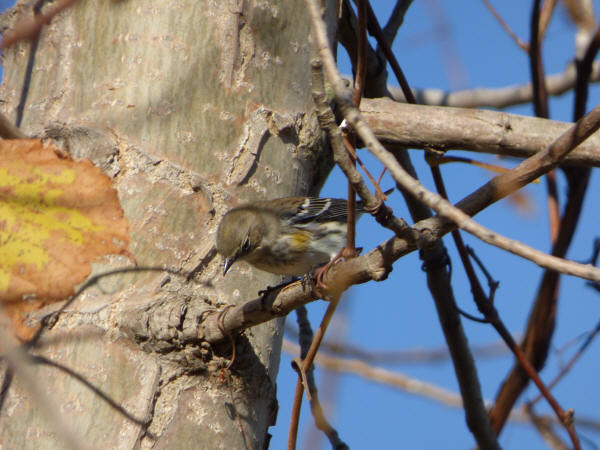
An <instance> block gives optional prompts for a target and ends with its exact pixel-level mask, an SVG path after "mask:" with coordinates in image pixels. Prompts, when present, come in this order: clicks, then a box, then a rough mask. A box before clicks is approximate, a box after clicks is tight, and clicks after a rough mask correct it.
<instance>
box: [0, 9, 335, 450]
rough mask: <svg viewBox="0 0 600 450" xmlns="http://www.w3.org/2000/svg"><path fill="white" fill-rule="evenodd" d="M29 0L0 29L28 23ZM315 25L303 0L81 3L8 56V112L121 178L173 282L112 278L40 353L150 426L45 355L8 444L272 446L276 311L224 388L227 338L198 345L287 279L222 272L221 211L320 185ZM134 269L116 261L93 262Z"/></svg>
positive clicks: (156, 262) (6, 417) (81, 303)
mask: <svg viewBox="0 0 600 450" xmlns="http://www.w3.org/2000/svg"><path fill="white" fill-rule="evenodd" d="M28 4H30V2H20V5H19V6H18V7H17V8H15V9H14V10H13V11H11V12H9V13H7V14H6V15H5V16H4V18H3V26H4V27H6V26H9V27H12V26H14V25H15V24H16V23H17V22H18V20H19V19H21V18H23V17H32V14H33V13H32V11H31V8H30V6H27V5H28ZM45 8H46V6H44V8H42V12H44V11H45ZM332 10H333V11H335V7H334V8H333V9H332ZM309 34H310V23H309V20H308V17H307V15H306V13H305V11H304V5H303V3H301V2H289V1H282V0H280V1H271V2H266V1H258V0H248V1H242V0H239V1H236V0H231V1H190V0H176V1H175V0H173V1H147V0H125V1H112V2H111V1H104V0H86V1H80V2H78V3H76V4H75V5H74V6H72V7H71V8H70V9H67V10H66V11H64V12H62V13H61V14H60V15H58V16H57V17H55V18H54V19H53V20H52V22H51V24H50V26H48V27H45V28H44V29H43V30H42V32H41V34H40V36H39V42H38V43H32V42H27V41H26V42H20V43H18V44H17V45H16V46H15V47H13V48H11V49H9V50H8V51H6V52H5V53H4V61H3V64H4V81H3V84H2V86H1V89H0V98H1V99H2V108H3V110H4V112H5V113H6V114H7V115H8V116H9V117H10V118H11V119H12V120H14V121H16V122H18V124H19V125H20V127H21V129H22V130H23V131H24V132H25V133H27V134H28V135H30V136H48V137H52V138H54V140H55V141H56V142H58V143H59V144H61V145H62V147H63V148H64V149H65V150H66V151H68V152H70V153H71V154H72V155H73V156H74V157H76V158H82V157H87V158H90V159H92V161H94V162H95V163H96V164H97V165H99V166H100V167H101V168H102V169H103V170H104V172H105V173H107V174H108V175H109V176H111V177H112V178H113V181H114V185H115V187H116V189H117V190H118V193H119V198H120V200H121V203H122V206H123V209H124V211H125V215H126V217H127V218H128V219H129V221H130V232H131V239H132V242H131V245H130V251H131V254H132V255H133V257H135V262H137V264H138V266H139V267H149V266H151V267H168V268H170V269H174V270H176V271H179V272H180V273H181V276H180V275H177V274H168V273H165V272H158V271H142V272H136V273H127V274H120V275H113V276H110V277H106V278H102V279H101V280H100V281H99V283H98V284H96V285H94V286H93V287H91V288H90V289H88V290H86V291H85V293H84V294H83V295H82V296H81V297H79V298H78V299H77V300H76V301H75V302H74V303H73V304H72V305H71V306H70V307H69V308H68V309H67V311H66V312H64V313H63V314H61V315H60V317H59V318H58V321H57V322H56V324H54V325H53V327H52V328H51V329H49V330H47V331H46V332H45V333H44V335H43V338H42V340H41V345H40V346H39V348H38V349H37V350H36V352H37V353H38V354H40V355H43V356H44V357H46V358H48V359H50V360H52V361H54V362H56V363H58V364H60V365H62V366H65V367H67V368H69V369H71V370H72V371H74V372H75V373H76V374H78V375H80V376H81V377H83V378H85V379H86V380H87V381H88V382H89V383H91V384H92V385H94V386H95V387H97V388H98V389H99V390H100V391H102V392H103V393H104V394H106V395H107V396H108V397H110V399H112V400H113V401H114V402H116V403H117V404H118V405H120V406H122V408H123V409H124V410H125V411H126V412H127V413H128V414H130V415H131V416H132V417H133V418H137V419H139V420H140V421H142V422H147V423H148V426H147V427H145V426H143V425H141V424H140V423H136V422H135V421H133V420H131V417H127V416H126V415H125V414H124V413H123V412H120V411H118V410H117V409H115V408H114V407H112V406H111V405H110V404H109V403H107V402H106V401H105V400H104V399H102V398H101V396H100V395H99V394H98V393H97V392H93V391H92V390H91V389H90V388H89V387H87V386H85V385H84V384H83V383H82V382H81V380H78V379H77V378H75V377H73V376H72V375H69V374H67V373H65V371H64V370H60V369H57V368H56V367H53V366H50V365H48V364H38V365H35V366H31V367H30V370H29V371H28V372H29V374H31V375H33V378H34V380H35V384H36V386H37V390H36V389H32V388H31V386H29V385H28V383H26V382H25V381H24V380H25V375H24V374H22V373H20V372H19V371H18V370H17V371H16V372H15V375H14V378H13V380H12V383H10V386H9V389H8V391H7V393H6V396H5V398H4V402H3V405H2V410H1V411H0V445H1V446H2V447H3V448H7V449H10V448H20V449H22V448H44V449H50V448H64V447H65V444H66V443H69V442H70V443H71V444H73V443H75V445H81V446H83V447H85V448H136V447H142V448H148V447H152V446H154V447H156V448H211V449H212V448H228V449H231V448H245V446H246V445H245V442H244V441H245V440H244V436H243V432H242V429H241V428H242V427H243V429H244V432H245V433H247V435H248V438H249V440H250V442H251V445H252V447H253V448H254V449H260V448H263V446H264V445H265V444H266V443H268V440H267V430H268V427H269V426H271V425H272V424H273V423H274V420H275V418H276V414H277V400H276V389H275V379H276V375H277V370H278V365H279V356H280V349H281V337H282V324H283V322H282V321H273V322H270V323H267V324H264V325H261V326H257V327H254V328H252V329H251V330H248V331H247V332H245V333H244V334H243V335H242V336H239V337H237V339H236V350H237V357H236V360H235V364H234V366H233V367H232V369H231V373H232V374H233V377H232V382H231V388H230V387H229V383H228V382H227V377H226V376H224V375H223V372H222V368H223V367H224V366H225V365H226V363H227V361H228V360H229V358H230V356H231V346H230V344H229V343H228V342H224V343H223V344H222V345H218V346H209V345H207V344H206V343H204V342H202V336H197V339H195V343H194V344H189V342H190V338H191V339H192V341H194V334H195V331H196V326H197V321H198V320H200V319H201V317H202V314H203V313H204V314H214V313H216V312H217V311H219V310H221V309H222V308H223V306H224V305H227V304H237V303H240V302H243V301H245V300H246V299H248V298H253V297H255V296H256V292H257V291H258V290H259V289H262V288H264V287H265V286H266V285H267V284H273V283H276V282H278V281H280V279H278V278H276V277H274V276H270V275H267V274H264V273H261V272H258V271H254V270H251V269H249V267H248V266H245V265H244V264H239V265H238V266H237V267H235V266H234V268H233V269H232V270H231V271H230V272H229V273H228V276H227V277H226V278H225V279H223V278H222V277H221V271H222V261H221V258H220V257H219V256H217V255H216V252H215V248H214V234H215V229H216V226H217V224H218V221H219V219H220V217H221V216H222V214H223V213H224V212H225V211H226V210H227V209H228V208H230V207H231V206H233V205H234V204H236V203H240V202H243V201H245V200H249V199H259V198H260V199H263V198H275V197H281V196H286V195H304V194H308V193H315V192H317V191H318V188H319V187H320V185H321V184H322V182H323V181H324V177H325V176H326V174H327V172H328V170H329V169H330V162H329V160H328V159H327V158H325V157H324V156H323V155H324V154H325V153H326V152H324V151H323V148H322V141H321V134H320V131H319V129H318V125H317V121H316V117H315V114H314V111H313V106H312V100H311V92H310V64H309V60H310V54H311V49H310V43H309ZM133 264H134V261H133V259H128V258H125V257H111V258H106V259H104V260H102V261H101V262H99V263H98V264H95V265H94V268H93V273H95V274H98V273H102V272H104V271H106V270H110V269H114V268H117V267H126V266H132V265H133ZM192 271H194V275H193V277H191V280H190V281H186V275H187V274H189V273H190V272H192ZM52 309H56V306H53V307H49V308H48V309H47V310H45V311H43V313H48V312H49V311H51V310H52ZM41 315H42V313H40V314H38V317H39V316H41ZM38 391H41V392H44V393H45V396H42V397H40V396H39V395H37V394H36V392H38ZM38 393H39V392H38ZM232 395H233V397H232ZM286 395H292V394H291V393H287V394H286ZM44 397H45V398H44ZM42 402H44V403H45V404H41V403H42ZM238 416H239V418H240V420H241V423H242V427H240V424H239V422H238V419H237V417H238ZM61 424H62V429H61ZM68 430H70V432H71V435H72V436H71V439H70V438H69V436H68V435H67V434H65V433H67V432H68Z"/></svg>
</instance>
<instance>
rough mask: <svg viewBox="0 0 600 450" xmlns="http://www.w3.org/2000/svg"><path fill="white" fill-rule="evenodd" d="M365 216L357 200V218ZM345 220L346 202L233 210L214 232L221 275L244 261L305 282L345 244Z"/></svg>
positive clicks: (271, 203) (275, 203)
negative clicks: (220, 261)
mask: <svg viewBox="0 0 600 450" xmlns="http://www.w3.org/2000/svg"><path fill="white" fill-rule="evenodd" d="M388 192H390V191H388ZM388 192H386V194H387V193H388ZM363 213H364V209H363V206H362V202H360V201H359V202H357V203H356V219H357V220H358V219H359V218H360V216H361V215H362V214H363ZM347 216H348V201H347V200H345V199H338V198H317V197H284V198H276V199H273V200H264V201H256V202H252V203H247V204H244V205H241V206H238V207H236V208H233V209H232V210H230V211H229V212H227V213H226V214H225V215H224V216H223V218H222V219H221V222H220V223H219V226H218V229H217V242H216V244H217V251H218V253H219V254H221V255H222V256H223V257H224V259H225V265H224V269H223V275H225V274H226V273H227V272H228V271H229V269H230V268H231V266H232V265H233V264H234V263H235V262H237V261H245V262H247V263H249V264H251V265H252V266H254V267H256V268H258V269H260V270H263V271H265V272H270V273H274V274H278V275H286V276H293V277H303V276H305V275H306V274H307V273H309V272H311V271H312V270H313V269H315V268H317V267H319V266H322V265H324V264H327V263H329V262H330V261H332V260H333V259H334V258H335V257H336V256H337V255H338V253H339V252H340V250H341V249H342V248H343V247H344V246H345V245H346V233H347V225H346V222H347Z"/></svg>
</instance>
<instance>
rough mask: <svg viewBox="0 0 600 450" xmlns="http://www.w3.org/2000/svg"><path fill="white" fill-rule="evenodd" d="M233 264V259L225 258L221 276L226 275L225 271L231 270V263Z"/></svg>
mask: <svg viewBox="0 0 600 450" xmlns="http://www.w3.org/2000/svg"><path fill="white" fill-rule="evenodd" d="M234 262H235V258H226V259H225V267H224V268H223V276H225V274H226V273H227V271H228V270H229V269H230V268H231V266H232V265H233V263H234Z"/></svg>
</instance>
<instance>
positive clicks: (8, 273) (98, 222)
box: [0, 139, 129, 339]
mask: <svg viewBox="0 0 600 450" xmlns="http://www.w3.org/2000/svg"><path fill="white" fill-rule="evenodd" d="M128 245H129V235H128V223H127V220H126V219H125V218H124V216H123V211H122V209H121V206H120V204H119V199H118V196H117V192H116V191H115V190H114V188H113V187H112V185H111V180H110V178H108V177H107V176H106V175H104V174H103V173H102V172H101V171H100V169H98V168H97V167H95V166H94V165H93V164H92V163H91V162H90V161H88V160H82V161H73V160H72V159H70V158H68V157H66V156H65V155H63V154H62V153H61V152H60V151H59V150H58V149H56V148H55V147H53V146H51V145H44V144H42V142H41V141H40V140H33V139H32V140H3V141H0V300H1V301H2V303H3V306H4V308H5V310H6V311H7V313H8V314H9V316H10V317H11V318H12V320H13V326H14V328H15V330H16V331H17V334H19V336H20V337H22V338H25V339H26V338H27V337H28V336H30V335H31V334H32V333H33V332H34V330H32V329H30V328H26V327H24V326H23V320H24V315H25V313H26V312H28V311H31V310H37V309H39V308H41V307H42V306H44V305H45V304H48V303H51V302H55V301H60V300H63V299H66V298H67V297H69V296H70V295H72V294H73V289H74V286H75V285H77V284H79V283H81V282H82V281H83V280H85V278H86V277H87V276H88V275H89V274H90V271H91V268H90V262H92V261H93V260H95V259H97V258H99V257H100V256H103V255H108V254H127V247H128Z"/></svg>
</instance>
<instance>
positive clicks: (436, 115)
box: [360, 98, 600, 167]
mask: <svg viewBox="0 0 600 450" xmlns="http://www.w3.org/2000/svg"><path fill="white" fill-rule="evenodd" d="M360 110H361V114H362V116H363V118H364V119H365V121H366V122H367V124H368V125H369V127H370V128H371V130H373V133H375V136H376V137H377V139H379V140H380V141H381V142H382V143H383V144H384V145H391V146H400V147H409V148H425V147H429V148H431V147H433V148H437V149H441V150H451V149H461V150H462V149H464V150H472V151H475V152H480V153H492V154H497V155H503V156H515V157H519V158H529V157H530V156H533V155H535V154H536V153H539V152H541V151H544V150H546V149H547V148H548V147H549V146H550V144H552V143H553V142H554V141H555V140H556V139H557V138H558V137H559V136H560V135H561V134H562V133H564V132H565V131H566V130H568V129H569V128H570V127H571V126H572V124H570V123H567V122H558V121H554V120H548V119H539V118H536V117H527V116H520V115H517V114H508V113H503V112H496V111H487V110H474V109H467V108H464V109H463V108H450V107H442V106H439V107H436V106H420V105H409V104H406V103H398V102H394V101H392V100H388V99H383V98H381V99H364V100H363V101H362V102H361V105H360ZM563 163H564V164H567V165H574V166H586V167H590V166H593V167H600V136H599V135H593V136H591V137H590V138H589V139H587V140H586V141H585V142H583V143H582V144H580V145H579V146H578V147H577V148H576V149H575V150H573V152H571V153H570V154H569V155H567V157H566V158H565V159H564V161H563Z"/></svg>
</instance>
